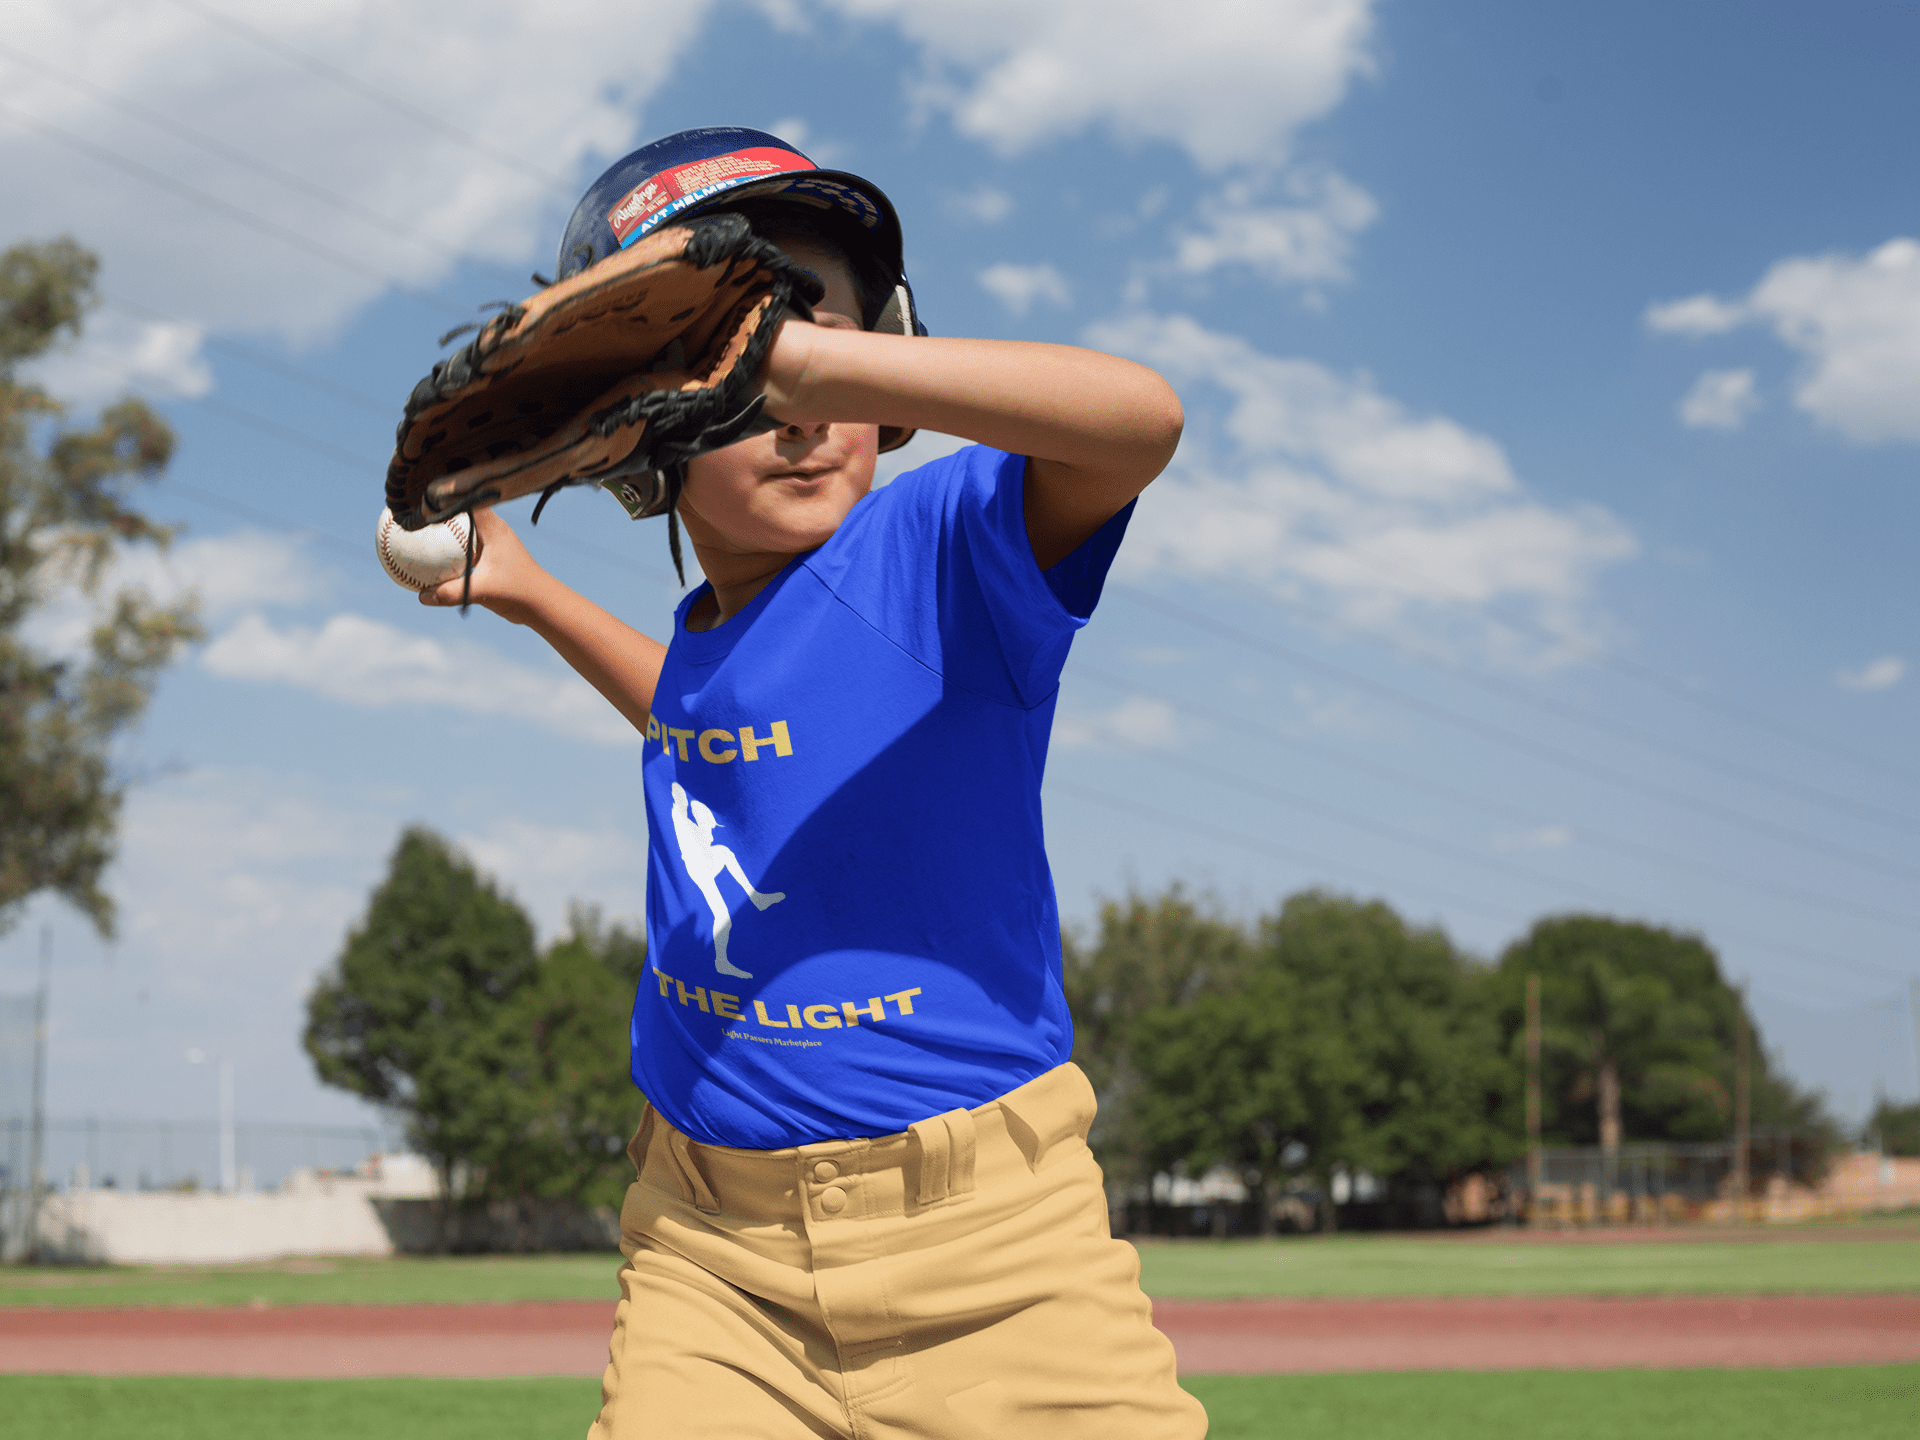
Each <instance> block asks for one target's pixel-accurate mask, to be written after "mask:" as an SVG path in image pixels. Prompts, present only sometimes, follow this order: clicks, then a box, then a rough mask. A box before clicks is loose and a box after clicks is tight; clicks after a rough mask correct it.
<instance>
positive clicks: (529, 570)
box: [420, 510, 554, 625]
mask: <svg viewBox="0 0 1920 1440" xmlns="http://www.w3.org/2000/svg"><path fill="white" fill-rule="evenodd" d="M472 519H473V524H474V530H475V533H476V534H477V535H478V536H479V539H480V556H479V558H478V559H477V560H476V561H475V562H474V566H473V576H472V589H471V590H470V591H467V592H466V594H467V598H468V599H470V600H471V601H472V602H473V603H474V604H475V605H484V606H486V608H487V609H489V610H491V611H493V613H494V614H496V615H498V616H499V617H500V618H501V619H503V620H511V621H512V622H513V623H514V624H516V625H524V624H526V623H527V622H528V619H529V618H530V614H531V610H530V605H531V602H532V599H533V597H534V595H535V594H536V593H537V592H538V590H539V589H540V587H541V586H542V584H547V585H551V584H553V583H554V580H553V577H552V576H551V575H549V574H547V572H546V571H545V570H543V569H541V568H540V565H539V562H537V561H536V560H535V559H534V558H533V556H532V555H530V554H528V553H527V547H526V546H524V545H522V544H521V543H520V537H519V536H518V535H516V534H514V533H513V527H512V526H510V525H508V524H507V522H506V521H505V520H502V519H501V518H500V516H499V515H498V514H497V513H496V512H495V511H493V510H475V511H473V512H472ZM466 584H467V582H466V580H465V579H463V578H462V577H461V576H458V575H456V576H454V577H453V578H452V579H451V580H444V581H442V582H441V583H440V584H438V585H436V586H435V587H433V588H432V589H431V590H422V591H421V592H420V603H421V604H422V605H443V606H444V605H458V604H460V600H461V595H462V592H463V590H464V589H465V587H466Z"/></svg>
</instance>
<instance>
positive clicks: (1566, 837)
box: [1496, 825, 1573, 850]
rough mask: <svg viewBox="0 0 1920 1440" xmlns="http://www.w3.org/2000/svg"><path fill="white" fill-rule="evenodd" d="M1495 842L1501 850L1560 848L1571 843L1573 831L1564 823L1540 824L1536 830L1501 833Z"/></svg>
mask: <svg viewBox="0 0 1920 1440" xmlns="http://www.w3.org/2000/svg"><path fill="white" fill-rule="evenodd" d="M1496 843H1497V844H1498V845H1499V847H1500V848H1501V849H1502V850H1561V849H1564V848H1565V847H1567V846H1568V845H1571V844H1572V843H1573V831H1571V830H1569V829H1568V828H1567V827H1566V826H1565V825H1542V826H1541V827H1540V828H1539V829H1538V830H1527V831H1523V832H1521V833H1520V834H1518V835H1502V836H1501V837H1500V838H1499V840H1498V841H1497V842H1496Z"/></svg>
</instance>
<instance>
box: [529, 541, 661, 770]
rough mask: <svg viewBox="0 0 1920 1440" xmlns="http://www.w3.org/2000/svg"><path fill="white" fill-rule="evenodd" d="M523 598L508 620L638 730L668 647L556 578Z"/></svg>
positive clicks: (650, 704) (649, 706) (648, 709)
mask: <svg viewBox="0 0 1920 1440" xmlns="http://www.w3.org/2000/svg"><path fill="white" fill-rule="evenodd" d="M549 580H550V583H549V584H547V585H542V586H540V587H539V588H538V589H537V590H535V591H534V592H532V593H531V594H529V595H527V596H525V597H524V598H523V599H522V600H521V601H520V603H519V604H518V605H517V606H516V607H515V611H516V613H514V614H512V615H510V616H509V617H508V618H510V619H512V620H515V621H517V622H518V623H520V624H522V625H525V626H527V627H528V628H529V629H530V630H532V631H534V632H535V633H536V634H538V635H539V636H540V638H541V639H543V640H545V641H546V642H547V643H548V644H549V645H551V646H552V647H553V648H554V649H555V650H556V651H557V652H559V655H560V657H561V658H562V659H563V660H565V661H566V662H567V664H569V665H571V666H572V667H573V668H574V670H576V671H577V672H578V673H579V675H580V677H581V678H582V679H583V680H585V681H586V682H587V683H588V684H589V685H591V686H593V688H594V689H596V690H598V691H599V692H600V693H601V694H602V695H604V696H605V697H606V698H607V700H608V701H609V702H610V703H611V704H612V705H613V707H614V708H615V709H616V710H618V711H619V712H620V713H621V714H622V715H624V716H625V717H626V718H627V720H628V722H629V723H630V724H631V725H632V726H633V727H634V728H635V729H636V730H639V731H641V732H643V733H644V732H645V730H646V728H647V716H648V714H649V713H650V712H651V711H652V709H653V691H654V686H655V685H656V684H658V683H659V680H660V667H661V666H662V665H663V664H664V663H665V661H666V655H667V647H666V646H664V645H662V644H661V643H660V642H659V641H657V640H653V639H650V638H649V637H647V636H645V635H642V634H641V633H640V632H639V631H638V630H635V629H634V628H633V627H632V626H631V625H629V624H627V623H626V622H625V621H624V620H621V619H619V618H618V617H617V616H614V615H612V614H610V613H609V612H608V611H606V610H603V609H601V608H600V607H599V606H598V605H596V604H594V603H593V602H592V601H591V600H589V599H587V598H586V597H585V596H584V595H581V594H580V593H579V592H578V591H575V590H571V589H569V588H568V587H566V586H565V585H562V584H560V582H559V581H557V580H551V577H549Z"/></svg>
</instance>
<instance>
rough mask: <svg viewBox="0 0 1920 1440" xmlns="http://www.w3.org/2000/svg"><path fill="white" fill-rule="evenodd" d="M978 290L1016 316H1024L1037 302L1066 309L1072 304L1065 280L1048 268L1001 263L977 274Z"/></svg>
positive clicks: (1057, 272)
mask: <svg viewBox="0 0 1920 1440" xmlns="http://www.w3.org/2000/svg"><path fill="white" fill-rule="evenodd" d="M979 280H980V288H981V289H982V290H984V291H986V292H987V293H988V294H989V295H991V296H993V298H994V299H996V300H998V301H999V302H1000V303H1001V304H1002V305H1004V306H1006V307H1007V309H1008V310H1009V311H1011V312H1012V313H1013V314H1015V315H1025V314H1026V313H1027V312H1028V311H1029V310H1031V309H1032V308H1033V305H1034V302H1035V301H1036V300H1045V301H1046V302H1047V303H1048V304H1050V305H1058V306H1061V307H1063V308H1064V307H1065V306H1068V305H1071V304H1072V303H1073V295H1072V292H1070V291H1069V290H1068V289H1067V281H1066V277H1065V276H1063V275H1062V274H1061V273H1060V272H1059V271H1058V270H1056V269H1054V268H1053V266H1051V265H1011V264H1007V263H1005V262H1002V263H1001V264H998V265H989V266H988V267H987V268H986V269H984V270H982V271H981V272H980V276H979Z"/></svg>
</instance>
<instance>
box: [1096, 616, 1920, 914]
mask: <svg viewBox="0 0 1920 1440" xmlns="http://www.w3.org/2000/svg"><path fill="white" fill-rule="evenodd" d="M1109 588H1118V589H1120V590H1122V591H1123V592H1125V593H1127V594H1130V595H1133V596H1135V597H1137V598H1139V599H1140V600H1141V601H1142V602H1143V603H1145V604H1147V605H1149V606H1151V607H1152V608H1153V609H1154V610H1155V611H1157V612H1158V613H1160V614H1163V615H1168V616H1171V617H1172V618H1174V619H1175V620H1177V621H1179V622H1180V623H1182V624H1185V625H1187V626H1189V627H1191V628H1193V629H1195V630H1199V631H1202V632H1203V633H1205V634H1208V635H1211V636H1217V637H1219V638H1222V639H1225V640H1228V641H1230V642H1231V643H1233V644H1236V645H1239V646H1241V647H1242V648H1243V649H1248V650H1253V651H1256V652H1258V653H1261V654H1265V655H1267V656H1270V657H1272V658H1275V659H1279V660H1284V661H1286V662H1288V663H1289V664H1292V665H1296V666H1298V667H1300V668H1301V669H1305V670H1311V671H1314V672H1315V673H1317V674H1321V675H1324V676H1326V677H1328V678H1330V679H1334V680H1338V681H1339V682H1340V683H1342V684H1344V685H1349V686H1352V687H1353V688H1354V689H1356V690H1362V691H1365V692H1366V693H1368V694H1370V695H1374V696H1376V697H1378V698H1380V699H1382V700H1385V701H1387V702H1388V703H1390V704H1393V705H1398V706H1400V707H1402V708H1404V709H1408V710H1412V711H1415V712H1417V713H1419V714H1422V715H1426V716H1428V717H1430V718H1432V719H1435V720H1439V721H1440V722H1442V723H1443V724H1446V725H1450V726H1453V727H1454V728H1455V729H1458V730H1464V731H1466V732H1467V733H1469V734H1473V735H1478V736H1480V737H1481V738H1483V739H1487V740H1491V741H1493V742H1494V743H1495V744H1498V745H1502V746H1505V747H1507V748H1508V749H1511V750H1518V751H1522V752H1524V753H1526V754H1529V755H1533V756H1535V757H1537V758H1539V759H1543V760H1546V761H1548V762H1549V763H1551V764H1555V765H1559V766H1561V767H1563V768H1566V769H1570V770H1575V771H1579V772H1581V773H1583V774H1587V775H1590V776H1593V777H1595V778H1596V779H1600V780H1605V781H1607V782H1608V783H1610V784H1613V785H1618V786H1621V787H1622V788H1625V789H1628V790H1633V791H1637V792H1638V793H1640V794H1642V795H1645V796H1647V797H1649V798H1651V799H1655V800H1658V801H1660V802H1661V803H1663V804H1667V805H1672V806H1674V807H1676V808H1678V809H1682V810H1689V811H1692V812H1694V813H1696V814H1702V815H1709V816H1711V817H1712V818H1714V819H1716V820H1719V821H1721V822H1722V823H1724V824H1729V825H1733V826H1736V827H1739V828H1743V829H1747V830H1752V831H1759V832H1764V833H1767V834H1770V835H1772V836H1774V837H1775V838H1776V839H1779V840H1782V841H1785V842H1786V843H1789V844H1793V845H1797V846H1799V847H1800V848H1801V849H1803V850H1808V851H1810V852H1812V853H1815V854H1820V855H1825V856H1827V857H1828V858H1830V859H1837V860H1844V861H1846V862H1847V863H1848V864H1852V865H1863V866H1866V867H1867V868H1869V869H1872V870H1877V871H1880V872H1881V873H1882V874H1886V875H1890V876H1892V877H1894V878H1896V879H1899V880H1903V881H1912V880H1914V879H1916V878H1920V877H1916V875H1915V873H1914V872H1913V871H1911V870H1908V869H1906V868H1904V867H1902V866H1897V865H1889V864H1887V863H1886V862H1885V861H1884V860H1882V859H1881V858H1880V857H1878V856H1875V855H1869V854H1866V853H1864V852H1862V851H1857V850H1852V849H1849V848H1848V847H1846V846H1843V845H1835V844H1832V843H1831V842H1829V841H1825V840H1822V839H1819V838H1817V837H1814V836H1809V835H1803V834H1801V833H1800V832H1798V831H1796V830H1792V829H1789V828H1787V827H1785V826H1781V825H1777V824H1775V823H1774V822H1772V821H1770V820H1766V819H1763V818H1761V817H1758V816H1754V815H1748V814H1745V813H1743V812H1741V811H1739V810H1736V809H1733V808H1731V807H1728V806H1724V805H1720V804H1717V803H1715V802H1713V801H1710V800H1702V799H1698V798H1696V797H1694V796H1691V795H1688V794H1686V793H1685V792H1682V791H1677V790H1673V789H1670V788H1669V787H1667V786H1665V785H1660V784H1656V783H1655V782H1653V781H1650V780H1643V779H1641V778H1640V777H1638V776H1636V775H1631V774H1628V773H1626V772H1625V771H1622V770H1618V769H1615V768H1614V767H1613V766H1611V765H1606V764H1603V763H1601V762H1599V761H1597V760H1591V759H1587V758H1585V757H1582V756H1578V755H1572V754H1569V753H1567V752H1565V751H1563V750H1560V749H1558V748H1557V747H1555V746H1552V745H1547V744H1544V743H1543V742H1541V741H1538V740H1534V739H1532V738H1530V737H1528V736H1525V735H1521V734H1517V733H1516V732H1514V731H1512V730H1508V729H1505V728H1503V727H1501V726H1499V725H1494V724H1491V723H1489V722H1487V721H1484V720H1479V719H1476V718H1474V717H1472V716H1467V715H1461V714H1458V713H1456V712H1454V711H1452V710H1450V709H1448V708H1447V707H1446V706H1443V705H1439V704H1436V703H1435V702H1433V701H1431V700H1426V699H1423V698H1422V697H1420V696H1417V695H1412V694H1409V693H1408V692H1407V691H1405V690H1402V689H1400V688H1399V687H1398V686H1394V685H1388V684H1385V683H1384V682H1381V681H1377V680H1371V679H1368V678H1366V677H1365V676H1362V675H1358V674H1356V673H1354V672H1353V671H1351V670H1349V669H1347V668H1345V667H1344V666H1339V665H1334V664H1332V663H1330V662H1328V661H1325V660H1320V659H1317V658H1315V657H1313V656H1310V655H1306V654H1304V653H1302V652H1300V651H1298V650H1295V649H1293V648H1292V647H1290V646H1286V645H1282V644H1279V643H1278V642H1276V641H1272V640H1269V639H1267V638H1265V637H1264V636H1258V635H1251V634H1248V633H1247V632H1246V631H1244V630H1239V629H1236V628H1234V627H1233V626H1231V625H1229V624H1227V623H1226V622H1224V621H1222V620H1220V619H1219V618H1218V617H1215V616H1203V615H1199V614H1196V613H1195V612H1194V611H1192V610H1189V609H1187V608H1186V607H1184V606H1182V605H1179V604H1177V603H1176V602H1174V601H1170V600H1168V599H1166V598H1165V597H1164V596H1159V595H1154V594H1153V593H1151V592H1150V591H1147V590H1144V589H1142V588H1140V587H1139V586H1136V585H1131V584H1128V583H1126V582H1119V584H1118V585H1117V586H1112V585H1110V586H1109Z"/></svg>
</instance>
